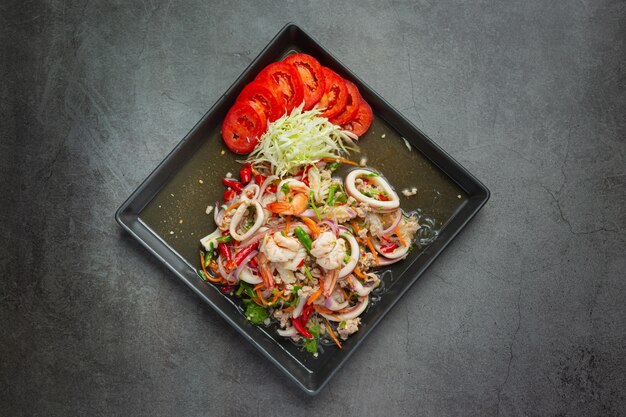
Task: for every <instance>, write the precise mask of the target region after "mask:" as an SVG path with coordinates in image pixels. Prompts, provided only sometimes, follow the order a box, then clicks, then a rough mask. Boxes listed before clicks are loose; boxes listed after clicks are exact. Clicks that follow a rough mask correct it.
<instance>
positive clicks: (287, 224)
mask: <svg viewBox="0 0 626 417" xmlns="http://www.w3.org/2000/svg"><path fill="white" fill-rule="evenodd" d="M289 226H291V216H290V215H289V216H287V222H286V223H285V233H289Z"/></svg>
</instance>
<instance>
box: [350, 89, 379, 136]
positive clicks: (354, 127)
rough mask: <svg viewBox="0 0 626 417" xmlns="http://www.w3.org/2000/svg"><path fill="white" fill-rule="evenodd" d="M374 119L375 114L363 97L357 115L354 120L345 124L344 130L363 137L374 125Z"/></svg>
mask: <svg viewBox="0 0 626 417" xmlns="http://www.w3.org/2000/svg"><path fill="white" fill-rule="evenodd" d="M373 118H374V112H373V111H372V108H371V107H370V105H369V104H367V101H365V99H364V98H363V97H361V100H359V108H358V110H357V112H356V115H355V116H354V118H353V119H352V120H350V121H349V122H347V123H345V124H344V125H343V126H342V128H343V129H344V130H349V131H351V132H352V133H354V134H355V135H357V136H362V135H363V134H364V133H365V132H367V129H369V128H370V125H371V124H372V119H373Z"/></svg>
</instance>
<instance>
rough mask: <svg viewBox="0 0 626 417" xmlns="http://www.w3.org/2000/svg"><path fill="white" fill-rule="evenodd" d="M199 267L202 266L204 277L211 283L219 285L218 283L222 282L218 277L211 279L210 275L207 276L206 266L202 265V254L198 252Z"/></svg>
mask: <svg viewBox="0 0 626 417" xmlns="http://www.w3.org/2000/svg"><path fill="white" fill-rule="evenodd" d="M200 265H202V272H203V273H204V277H205V278H206V279H207V280H209V281H211V282H217V283H219V282H220V281H222V279H221V278H219V277H215V278H213V277H212V276H211V275H209V273H208V272H207V270H206V265H205V264H204V256H202V252H200Z"/></svg>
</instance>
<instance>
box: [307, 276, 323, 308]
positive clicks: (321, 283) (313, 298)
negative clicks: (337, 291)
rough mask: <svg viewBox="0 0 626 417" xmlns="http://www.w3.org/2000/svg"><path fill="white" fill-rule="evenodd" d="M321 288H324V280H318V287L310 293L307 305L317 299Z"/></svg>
mask: <svg viewBox="0 0 626 417" xmlns="http://www.w3.org/2000/svg"><path fill="white" fill-rule="evenodd" d="M323 290H324V281H320V287H319V288H318V290H317V291H315V292H314V293H313V294H311V296H310V297H309V299H308V300H307V302H306V303H307V304H309V305H310V304H313V301H315V300H317V298H318V297H319V296H320V295H321V294H322V291H323Z"/></svg>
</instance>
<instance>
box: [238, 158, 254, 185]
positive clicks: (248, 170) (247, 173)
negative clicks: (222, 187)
mask: <svg viewBox="0 0 626 417" xmlns="http://www.w3.org/2000/svg"><path fill="white" fill-rule="evenodd" d="M239 179H240V180H241V183H242V184H247V183H249V182H250V181H251V180H252V165H250V164H247V163H246V164H243V168H241V170H239Z"/></svg>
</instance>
